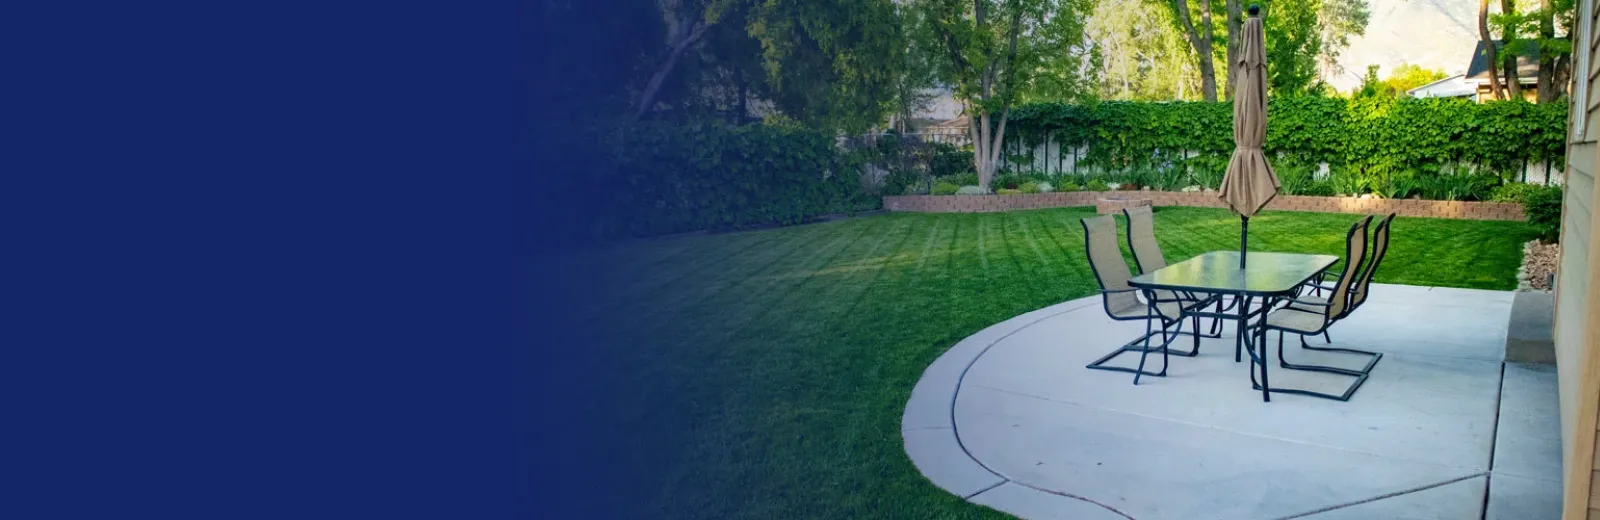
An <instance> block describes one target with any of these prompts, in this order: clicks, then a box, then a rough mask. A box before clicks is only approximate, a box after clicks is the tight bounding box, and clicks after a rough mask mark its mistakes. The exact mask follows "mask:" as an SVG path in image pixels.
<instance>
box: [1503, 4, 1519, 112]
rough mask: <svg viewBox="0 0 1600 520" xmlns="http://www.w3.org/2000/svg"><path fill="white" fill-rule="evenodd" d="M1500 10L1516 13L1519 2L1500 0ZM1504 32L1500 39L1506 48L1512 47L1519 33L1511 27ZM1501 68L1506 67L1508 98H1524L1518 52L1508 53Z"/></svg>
mask: <svg viewBox="0 0 1600 520" xmlns="http://www.w3.org/2000/svg"><path fill="white" fill-rule="evenodd" d="M1500 12H1501V13H1515V12H1517V3H1516V1H1515V0H1500ZM1504 32H1505V34H1502V35H1500V41H1502V42H1505V48H1507V49H1510V48H1511V42H1514V41H1516V40H1517V33H1516V32H1515V31H1512V30H1511V29H1510V28H1507V29H1505V31H1504ZM1500 68H1502V69H1505V74H1506V81H1505V83H1506V98H1507V99H1522V80H1521V79H1520V78H1518V77H1517V53H1514V52H1508V53H1506V57H1505V60H1504V61H1503V62H1502V63H1501V64H1500Z"/></svg>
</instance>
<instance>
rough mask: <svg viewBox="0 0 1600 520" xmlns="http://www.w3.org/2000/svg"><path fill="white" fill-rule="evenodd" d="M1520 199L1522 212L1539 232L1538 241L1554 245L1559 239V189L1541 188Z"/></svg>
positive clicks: (1527, 193)
mask: <svg viewBox="0 0 1600 520" xmlns="http://www.w3.org/2000/svg"><path fill="white" fill-rule="evenodd" d="M1540 188H1541V189H1537V190H1529V191H1528V192H1526V194H1525V195H1524V196H1523V198H1522V212H1523V214H1524V215H1525V216H1527V218H1528V223H1529V224H1532V225H1533V227H1534V229H1535V230H1537V231H1538V232H1539V239H1540V240H1544V241H1545V242H1551V243H1554V242H1556V241H1557V240H1559V239H1560V238H1561V188H1559V187H1554V186H1551V187H1548V188H1545V187H1543V186H1541V187H1540Z"/></svg>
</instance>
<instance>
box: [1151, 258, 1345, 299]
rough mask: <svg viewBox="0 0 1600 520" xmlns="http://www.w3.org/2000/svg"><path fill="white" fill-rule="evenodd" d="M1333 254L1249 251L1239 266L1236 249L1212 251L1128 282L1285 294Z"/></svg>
mask: <svg viewBox="0 0 1600 520" xmlns="http://www.w3.org/2000/svg"><path fill="white" fill-rule="evenodd" d="M1338 261H1339V257H1337V256H1333V255H1309V254H1301V253H1268V252H1259V253H1258V252H1255V251H1251V252H1250V253H1249V256H1248V257H1246V258H1245V268H1244V269H1239V252H1238V251H1212V252H1209V253H1205V254H1202V255H1200V256H1196V257H1194V258H1190V259H1188V260H1184V261H1182V262H1178V263H1176V264H1172V265H1169V266H1166V267H1163V268H1161V269H1157V270H1156V271H1155V272H1151V273H1145V274H1141V275H1139V276H1135V277H1133V279H1132V280H1129V281H1128V284H1129V285H1132V286H1134V287H1139V288H1143V289H1171V290H1179V291H1197V292H1212V293H1232V294H1252V295H1271V294H1286V293H1289V292H1291V291H1293V290H1294V288H1295V287H1297V286H1299V285H1300V284H1302V283H1305V282H1306V281H1307V280H1310V279H1311V277H1313V276H1316V275H1317V273H1320V272H1322V271H1324V270H1326V269H1328V267H1329V266H1331V265H1333V264H1334V263H1335V262H1338Z"/></svg>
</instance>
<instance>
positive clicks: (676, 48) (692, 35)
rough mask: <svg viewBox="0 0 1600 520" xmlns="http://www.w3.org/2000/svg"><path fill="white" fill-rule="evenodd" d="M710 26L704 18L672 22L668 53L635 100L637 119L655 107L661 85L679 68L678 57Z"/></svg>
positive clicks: (634, 116) (634, 115)
mask: <svg viewBox="0 0 1600 520" xmlns="http://www.w3.org/2000/svg"><path fill="white" fill-rule="evenodd" d="M708 27H710V24H708V23H706V22H705V21H704V20H695V21H694V22H692V24H691V23H690V22H689V21H688V20H682V19H680V20H678V21H677V22H676V23H674V24H672V28H673V29H674V30H673V31H672V32H671V34H670V35H669V36H670V40H671V41H670V44H669V45H670V46H669V47H668V49H667V55H666V57H665V58H664V59H662V60H661V63H660V64H659V65H657V66H656V71H655V73H653V74H651V75H650V82H649V83H646V84H645V86H644V91H643V92H641V93H640V94H639V99H638V100H637V101H635V108H634V113H633V119H634V120H635V121H638V120H639V119H641V118H643V117H644V115H645V114H646V113H648V112H650V109H651V108H653V107H654V105H655V103H656V95H658V94H660V93H661V85H662V84H663V83H665V82H666V81H667V76H668V75H670V74H672V70H673V69H676V68H678V59H679V58H682V57H683V52H684V51H686V50H688V49H689V47H690V46H693V45H694V43H695V42H696V41H699V40H700V36H701V35H704V34H705V32H706V28H708Z"/></svg>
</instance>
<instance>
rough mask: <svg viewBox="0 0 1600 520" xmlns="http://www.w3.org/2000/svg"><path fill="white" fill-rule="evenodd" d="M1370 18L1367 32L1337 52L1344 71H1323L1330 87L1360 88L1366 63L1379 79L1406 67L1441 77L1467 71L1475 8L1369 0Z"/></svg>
mask: <svg viewBox="0 0 1600 520" xmlns="http://www.w3.org/2000/svg"><path fill="white" fill-rule="evenodd" d="M1369 1H1370V4H1369V5H1370V6H1371V11H1372V18H1371V21H1370V22H1369V23H1368V25H1367V33H1366V34H1365V35H1363V36H1361V37H1358V38H1353V39H1351V41H1350V47H1348V48H1346V49H1345V50H1344V51H1343V52H1341V53H1339V59H1338V63H1339V65H1340V67H1341V68H1342V69H1343V70H1342V71H1339V72H1337V73H1329V71H1324V75H1323V79H1324V80H1325V81H1327V82H1328V84H1330V85H1333V87H1334V88H1336V89H1339V90H1341V91H1349V90H1353V89H1356V88H1359V87H1360V86H1361V75H1362V74H1366V72H1367V66H1368V65H1378V66H1379V67H1380V68H1379V70H1378V76H1379V77H1388V75H1389V73H1390V72H1392V71H1393V70H1394V69H1395V67H1398V66H1400V64H1402V63H1410V64H1413V65H1419V66H1422V67H1426V68H1430V69H1439V70H1443V71H1444V73H1445V74H1460V73H1463V72H1466V71H1467V64H1468V63H1469V62H1471V61H1472V49H1473V46H1474V45H1476V43H1477V41H1478V4H1477V3H1476V2H1472V1H1471V0H1369Z"/></svg>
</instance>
